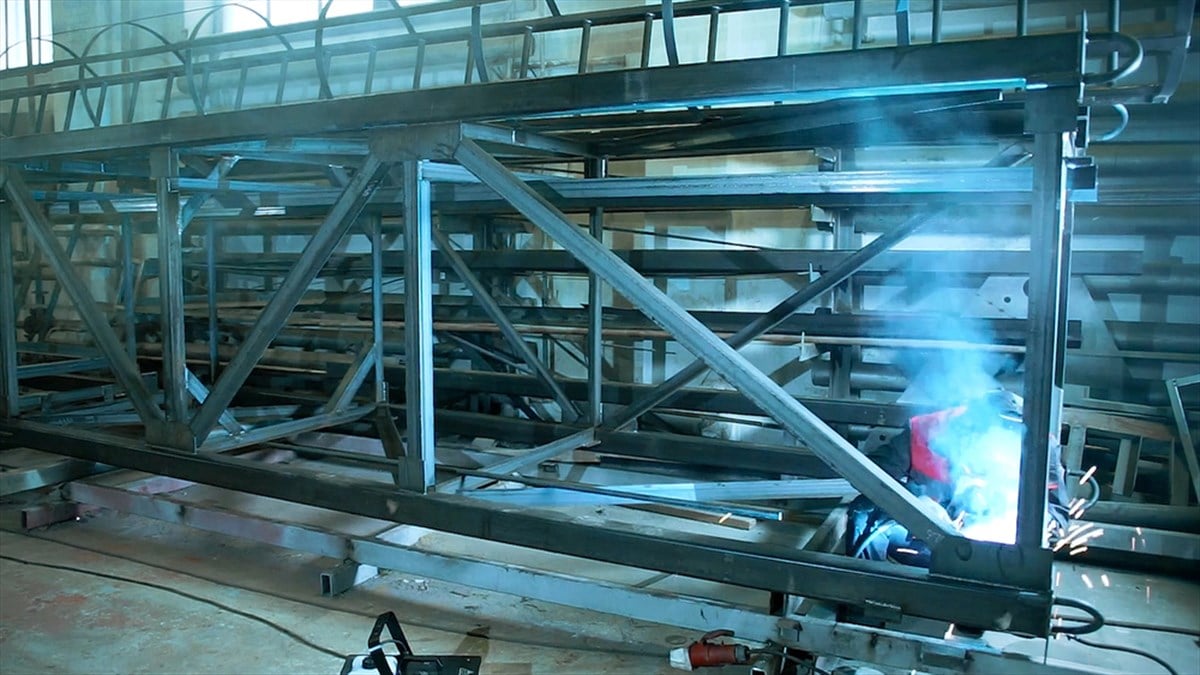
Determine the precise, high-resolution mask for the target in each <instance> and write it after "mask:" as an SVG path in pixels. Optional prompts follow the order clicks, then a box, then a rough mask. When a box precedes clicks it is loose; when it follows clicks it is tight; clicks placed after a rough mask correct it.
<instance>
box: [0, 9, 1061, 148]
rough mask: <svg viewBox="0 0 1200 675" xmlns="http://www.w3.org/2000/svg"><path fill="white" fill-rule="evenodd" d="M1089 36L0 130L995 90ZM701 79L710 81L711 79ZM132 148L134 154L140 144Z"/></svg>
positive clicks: (153, 134)
mask: <svg viewBox="0 0 1200 675" xmlns="http://www.w3.org/2000/svg"><path fill="white" fill-rule="evenodd" d="M1082 59H1083V35H1082V34H1081V33H1062V34H1055V35H1039V36H1032V37H1024V38H1001V39H993V40H975V41H968V42H951V43H945V44H938V45H915V46H909V47H902V48H882V49H864V50H859V51H854V52H827V53H820V54H802V55H794V56H783V57H771V58H764V59H745V60H739V61H725V62H716V63H697V64H687V65H681V66H678V67H675V68H647V69H639V70H624V71H614V72H601V73H587V74H583V75H575V76H570V77H553V78H542V79H533V80H528V79H525V80H515V81H507V82H492V83H489V84H488V85H486V86H487V95H481V92H480V89H479V87H480V86H482V85H469V86H454V87H439V88H435V89H423V90H414V91H404V92H395V93H389V94H379V95H375V96H362V97H355V98H348V99H335V100H329V101H316V102H310V103H296V104H291V105H282V106H275V107H273V108H272V109H271V112H270V114H263V111H262V110H242V111H234V112H226V113H212V114H207V115H201V116H196V117H184V118H176V119H169V120H155V121H148V122H139V123H135V124H123V125H117V126H111V127H102V128H97V129H83V130H76V131H64V132H61V133H55V134H41V135H34V136H22V137H16V138H4V139H0V156H3V157H5V159H6V160H7V161H18V160H27V159H33V158H46V157H50V156H59V155H77V154H79V153H84V152H96V151H105V150H126V151H129V150H134V149H137V148H145V147H148V146H152V145H155V144H156V143H158V142H161V141H159V140H158V139H163V138H170V139H172V143H175V144H177V145H188V144H197V143H211V142H217V141H223V140H237V139H244V138H255V137H259V138H262V137H269V136H272V135H275V134H277V133H278V132H279V130H280V129H287V130H289V132H291V133H292V134H293V135H306V134H330V133H336V132H338V131H360V130H362V129H364V128H372V127H380V126H385V125H388V124H397V123H403V124H420V123H430V122H445V121H449V120H462V121H482V120H489V119H511V118H529V117H533V116H538V115H546V116H550V115H564V116H565V115H575V114H578V113H584V112H597V113H598V112H621V111H630V112H632V111H637V110H654V109H663V108H676V107H686V106H701V105H703V106H709V105H713V106H715V105H721V104H725V103H746V102H753V101H765V102H773V101H796V102H803V101H815V100H828V99H832V98H839V97H841V98H849V97H862V96H886V95H895V94H904V93H912V92H914V91H938V90H942V91H944V90H955V91H966V90H995V89H1006V88H1010V87H1018V88H1024V87H1031V86H1033V87H1041V86H1047V85H1053V84H1058V83H1061V82H1062V81H1064V80H1066V81H1074V80H1077V79H1078V73H1080V72H1082V70H1083V68H1082ZM701 83H702V86H701ZM130 154H132V153H130Z"/></svg>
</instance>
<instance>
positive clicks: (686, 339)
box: [454, 139, 970, 548]
mask: <svg viewBox="0 0 1200 675" xmlns="http://www.w3.org/2000/svg"><path fill="white" fill-rule="evenodd" d="M454 159H456V160H457V161H458V162H459V163H460V164H462V165H463V166H465V167H466V168H467V169H468V170H469V171H471V173H473V174H475V175H476V176H478V177H479V178H480V180H482V181H483V182H484V183H485V184H486V185H488V186H489V187H491V188H492V189H493V190H495V191H496V193H497V194H499V195H500V196H501V197H502V198H504V199H505V200H506V201H508V202H509V203H510V204H511V205H512V206H513V207H514V208H516V210H517V211H519V212H520V213H521V214H522V215H524V216H525V217H526V218H528V219H529V220H530V222H532V223H533V224H534V225H536V226H537V227H539V228H541V229H542V230H544V231H545V232H546V233H547V234H549V235H550V236H551V238H553V239H554V240H555V241H557V242H558V243H559V244H561V245H562V246H563V248H565V249H567V250H568V251H570V252H571V253H572V254H573V255H574V256H575V257H576V258H578V259H579V261H580V262H582V263H583V264H584V265H586V266H587V267H588V269H590V270H591V271H593V272H595V273H596V274H597V275H599V276H600V277H602V278H603V279H604V280H605V281H607V282H608V283H609V284H611V285H612V287H613V288H614V289H615V290H616V291H617V292H619V293H621V294H622V295H624V296H625V297H626V298H627V299H629V301H630V302H632V303H633V304H634V305H635V306H637V307H638V308H639V309H641V310H642V311H643V312H645V313H646V314H647V315H648V316H649V317H651V318H652V319H653V320H654V321H655V322H656V323H658V324H659V325H660V326H662V327H663V328H664V329H666V330H667V331H668V332H669V333H671V335H672V336H673V337H674V338H675V339H676V340H678V341H679V342H680V343H681V344H683V345H684V347H686V348H687V349H688V350H689V351H691V352H692V353H693V354H695V355H696V356H698V357H699V358H701V359H703V360H704V361H705V362H706V363H707V364H708V365H709V367H711V368H712V369H713V370H714V371H716V372H717V373H718V374H719V375H720V376H721V377H723V378H725V380H726V381H727V382H729V383H730V384H732V385H733V386H735V387H736V388H737V389H738V390H739V391H741V392H742V393H743V394H744V395H745V396H746V397H747V398H749V399H750V400H751V401H754V403H755V404H756V405H758V406H759V407H760V408H761V409H762V410H763V411H764V412H766V413H767V414H768V415H770V416H771V417H772V418H774V419H775V420H776V421H777V422H779V424H780V425H781V426H783V428H784V429H786V430H787V431H788V432H790V433H791V434H793V435H794V436H796V437H797V438H801V439H803V440H804V441H805V443H806V444H808V446H809V447H810V448H811V450H812V451H813V452H814V453H815V454H816V455H817V456H818V457H820V458H821V459H822V460H823V461H824V462H825V463H826V464H828V465H829V466H830V467H831V468H832V469H834V470H835V471H836V472H837V473H838V474H839V475H841V476H843V477H844V478H846V479H847V480H849V481H850V483H851V484H852V485H854V487H855V488H857V489H858V490H859V491H861V492H862V493H863V494H865V495H866V496H867V497H868V498H869V499H871V500H872V501H874V502H875V503H876V504H878V505H879V506H880V507H881V508H883V509H884V510H885V511H887V512H888V513H889V514H890V515H891V516H892V517H894V518H896V519H897V520H899V521H900V522H901V523H902V524H904V525H905V526H906V527H908V528H909V530H910V531H911V532H913V533H914V535H915V536H917V537H919V538H921V539H922V540H924V541H925V542H926V543H927V544H929V546H930V547H931V548H936V547H937V546H938V545H939V544H940V543H941V542H942V541H943V540H946V539H947V538H953V539H955V540H956V541H958V540H959V539H960V538H958V537H956V536H955V534H954V531H953V529H952V527H951V526H950V524H949V523H945V522H941V521H940V520H938V519H936V518H935V517H934V516H932V515H931V512H930V511H929V510H927V507H926V506H925V505H923V504H922V503H921V502H920V500H918V498H917V497H916V496H914V495H913V494H911V493H910V492H909V491H908V490H906V489H905V488H904V487H903V486H902V485H900V484H899V483H898V482H896V480H895V479H894V478H892V477H891V476H889V475H888V474H887V473H886V472H885V471H883V469H881V468H879V467H878V466H877V465H876V464H875V463H874V462H872V461H871V460H870V459H869V458H867V456H866V455H864V454H863V453H862V452H860V451H859V450H858V449H857V448H855V447H854V446H853V445H851V444H850V443H848V442H847V441H846V440H845V439H844V438H842V437H841V436H839V435H838V434H837V432H835V431H834V430H833V429H831V428H830V427H829V426H828V425H827V424H825V423H824V422H823V421H822V420H821V419H820V418H819V417H817V416H816V415H814V414H813V413H812V411H810V410H808V409H807V408H805V407H804V406H803V405H801V404H800V403H799V402H797V401H796V399H795V398H793V397H792V396H791V395H789V394H788V393H787V392H786V391H784V390H783V388H782V387H780V386H779V385H777V384H775V383H774V382H772V381H771V380H770V378H768V377H767V376H766V375H764V374H763V373H762V372H761V371H760V370H758V369H757V368H755V367H754V366H753V365H752V364H751V363H750V362H749V361H748V360H747V359H746V358H745V357H744V356H742V355H741V354H739V353H738V352H737V351H736V350H735V349H734V348H732V347H730V346H729V345H727V344H725V343H724V342H723V341H722V340H721V339H720V338H718V337H717V336H716V335H714V334H713V333H712V331H710V330H708V329H707V328H706V327H705V326H704V324H702V323H700V322H699V321H698V320H697V319H696V318H695V317H693V316H692V315H691V314H688V313H687V311H686V310H684V309H683V308H682V307H680V306H679V305H678V304H677V303H676V302H674V301H673V300H671V299H670V298H669V297H667V295H666V294H665V293H663V292H662V291H661V290H659V289H658V288H657V287H655V286H654V284H652V283H651V282H650V281H648V280H647V279H646V278H645V277H642V276H641V275H640V274H638V273H637V271H636V270H634V269H633V268H632V267H630V265H629V264H628V263H626V262H625V261H623V260H622V259H621V258H620V257H618V256H617V255H616V254H614V253H613V252H612V251H610V250H609V249H607V248H605V247H604V245H603V244H601V243H600V242H597V241H596V240H595V239H594V238H592V237H591V236H590V235H589V234H588V233H587V231H585V230H583V229H581V228H579V227H578V226H576V225H574V224H572V223H571V222H570V221H568V220H567V219H566V217H565V216H564V215H563V214H562V213H561V212H560V211H559V210H558V209H556V208H555V207H554V206H553V205H552V204H550V202H548V201H547V200H546V199H545V198H544V197H542V196H541V195H539V194H538V193H537V192H535V191H534V190H533V189H531V188H530V187H529V186H528V185H526V184H525V183H524V182H522V181H521V180H520V179H518V178H517V177H515V176H513V175H512V173H511V172H510V171H509V170H508V169H507V168H505V167H504V165H502V164H501V163H500V162H498V161H497V160H496V159H495V158H493V157H491V156H490V155H488V154H487V153H486V152H484V151H483V150H482V149H481V148H480V147H479V146H478V145H476V144H475V143H474V142H473V141H471V140H469V139H462V140H461V141H460V142H459V143H458V144H457V147H456V148H455V150H454ZM958 543H959V545H960V546H961V545H962V544H966V545H967V547H968V548H969V547H970V543H969V542H967V541H966V540H961V541H958Z"/></svg>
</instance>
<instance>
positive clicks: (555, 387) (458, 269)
mask: <svg viewBox="0 0 1200 675" xmlns="http://www.w3.org/2000/svg"><path fill="white" fill-rule="evenodd" d="M433 240H434V241H435V242H436V243H437V247H438V250H440V251H441V252H442V257H443V258H444V259H445V260H446V262H448V263H450V267H451V268H452V269H453V270H454V273H455V274H457V275H458V277H459V279H461V280H462V282H463V283H465V284H466V285H467V288H469V289H470V290H471V295H472V296H474V297H475V301H476V302H478V303H479V306H480V307H481V308H482V309H483V312H484V313H485V314H487V315H488V318H489V319H491V320H492V322H493V323H495V324H496V325H497V326H499V327H500V332H501V333H502V334H503V335H504V339H505V340H506V341H508V344H510V345H512V348H513V349H514V350H516V352H517V355H518V356H520V357H521V360H522V361H524V362H525V365H527V366H529V367H530V368H531V369H532V370H533V372H534V374H536V375H537V377H538V379H539V380H541V381H542V384H545V385H546V386H547V387H549V389H550V391H551V392H553V393H554V400H555V401H558V404H559V405H560V406H561V407H562V411H563V420H564V421H566V422H574V421H575V420H577V419H579V418H580V417H581V416H582V413H580V412H579V408H576V407H575V403H574V402H572V401H571V399H570V397H568V396H567V392H565V391H563V388H562V386H561V385H559V383H558V381H557V380H555V379H554V374H553V373H551V372H550V369H549V368H547V367H546V364H544V363H542V360H541V359H539V358H538V356H537V354H534V353H533V350H532V349H530V348H529V344H528V343H526V342H525V340H524V339H523V338H522V337H521V334H520V333H518V332H517V329H516V327H515V326H513V324H512V322H511V321H509V320H508V316H506V315H505V314H504V310H503V309H501V308H500V305H499V304H497V303H496V300H495V299H494V298H493V297H492V294H491V293H490V292H489V291H488V289H487V287H486V286H484V285H483V282H481V281H480V280H479V277H477V276H475V273H474V272H472V271H471V267H470V266H469V265H467V262H466V261H465V260H463V259H462V256H460V255H459V254H458V251H456V250H454V246H453V245H452V244H451V243H450V237H448V236H446V233H445V232H442V231H441V230H439V229H438V228H436V227H435V228H433Z"/></svg>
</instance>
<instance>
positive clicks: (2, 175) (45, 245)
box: [0, 166, 164, 424]
mask: <svg viewBox="0 0 1200 675" xmlns="http://www.w3.org/2000/svg"><path fill="white" fill-rule="evenodd" d="M0 182H2V183H3V184H4V190H5V192H7V193H8V196H9V198H10V199H12V204H13V207H14V208H15V209H16V211H17V213H18V214H19V215H20V216H21V220H22V221H23V222H24V223H25V228H26V231H27V232H28V233H29V235H30V236H31V237H32V238H33V239H34V241H36V242H37V244H38V246H39V247H40V248H41V250H42V252H43V253H44V257H45V258H46V260H47V261H48V262H49V263H50V267H51V269H53V270H54V274H55V275H56V276H57V278H58V282H59V283H60V284H62V286H63V288H64V289H65V290H66V292H67V295H68V296H69V297H70V298H71V302H73V303H74V304H75V311H76V312H78V313H79V318H80V319H82V320H83V323H84V325H85V326H87V329H88V331H89V332H90V333H91V335H92V338H93V339H94V340H95V341H96V345H97V346H98V347H99V348H100V351H101V352H102V353H103V354H104V356H105V358H107V359H108V362H109V365H110V366H111V368H112V371H113V375H114V376H116V378H117V382H119V383H120V385H121V387H122V388H123V389H124V390H125V393H126V395H127V396H128V397H129V401H130V403H132V404H133V407H134V409H135V410H136V411H137V414H138V417H139V418H140V419H141V420H142V421H143V422H145V423H146V424H152V423H155V422H160V421H162V420H163V419H164V418H163V414H162V410H160V409H159V408H158V406H157V405H155V403H154V401H153V397H152V396H151V394H150V391H149V390H148V389H147V388H146V385H145V383H144V382H143V381H142V378H141V375H139V374H138V369H137V364H136V363H134V361H133V359H132V358H130V357H129V355H128V354H126V353H125V349H124V346H123V345H122V344H121V341H120V339H118V338H117V334H116V333H115V332H113V329H112V326H110V325H109V323H108V317H106V316H105V315H104V313H103V312H101V311H100V308H99V307H97V306H96V300H95V298H93V297H92V295H91V293H90V292H89V290H88V287H87V284H85V283H84V282H83V280H82V279H80V278H79V275H78V274H76V272H75V268H74V267H72V265H71V261H70V260H69V259H68V258H67V254H66V252H65V251H63V249H62V246H61V245H59V243H58V238H57V237H56V236H55V235H54V231H53V229H51V226H50V223H49V222H48V221H47V220H46V217H45V215H43V214H42V212H41V211H40V210H39V209H38V207H37V204H36V203H35V202H34V200H33V195H32V194H31V193H30V191H29V187H28V186H27V185H26V184H25V180H24V178H22V177H21V174H20V172H18V171H13V170H11V169H8V168H7V167H4V166H0Z"/></svg>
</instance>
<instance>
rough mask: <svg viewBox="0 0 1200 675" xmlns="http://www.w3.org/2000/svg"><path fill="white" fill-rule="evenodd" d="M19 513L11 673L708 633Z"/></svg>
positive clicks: (1069, 581)
mask: <svg viewBox="0 0 1200 675" xmlns="http://www.w3.org/2000/svg"><path fill="white" fill-rule="evenodd" d="M17 513H18V509H17V508H16V507H14V506H13V505H8V506H0V673H2V674H4V675H10V674H20V673H44V672H48V671H54V672H62V673H134V672H138V673H234V672H237V673H337V672H339V670H340V668H341V660H340V659H339V658H335V656H334V655H333V654H331V653H336V654H347V653H353V652H359V651H361V650H362V649H363V647H364V645H365V640H366V636H367V633H368V631H369V630H370V628H371V626H372V624H373V620H374V617H375V616H376V615H377V614H378V613H380V612H382V611H386V610H393V611H395V612H396V613H397V615H398V616H399V618H400V622H401V623H402V624H403V625H404V627H405V630H406V632H407V634H408V636H409V639H410V640H411V642H412V643H413V647H414V649H415V650H416V651H417V653H430V654H437V653H446V654H451V653H467V654H476V655H481V656H483V657H484V670H483V673H484V674H485V675H534V674H541V673H547V674H548V673H562V674H574V673H578V674H601V673H637V674H647V675H650V674H653V673H669V672H678V671H672V670H670V669H668V668H667V666H666V663H665V661H666V658H665V657H666V652H667V651H668V650H669V649H670V648H671V647H672V646H678V645H681V644H684V643H686V642H688V641H690V640H692V639H695V637H697V636H695V635H693V634H691V633H689V632H687V631H682V630H679V629H673V628H670V627H665V626H660V625H655V624H648V623H644V622H639V621H634V620H631V619H626V618H620V617H614V616H612V615H607V614H599V613H594V612H587V611H582V610H574V609H569V608H565V607H562V606H558V605H554V604H550V603H543V602H536V601H533V600H530V599H527V598H519V597H516V596H512V595H503V594H498V593H489V592H484V591H477V590H474V589H469V588H465V587H462V586H456V585H453V584H446V583H442V582H437V581H434V580H431V579H420V578H414V577H413V576H412V575H405V574H404V573H402V572H388V573H385V574H383V575H381V576H379V577H377V578H375V579H372V580H370V581H367V582H366V583H364V584H362V585H360V586H358V587H356V588H354V589H352V590H350V591H348V592H346V593H344V594H342V595H341V596H338V597H335V598H325V597H322V596H321V595H320V594H319V591H318V578H319V573H320V572H321V571H323V570H326V569H328V567H329V565H330V562H331V561H330V560H329V559H327V558H319V557H316V556H312V555H308V554H302V553H296V552H293V551H289V550H286V549H282V548H277V547H273V546H269V545H266V544H262V543H256V542H252V541H248V540H243V539H237V538H231V537H228V536H223V535H218V534H211V533H207V532H201V531H198V530H194V529H191V528H188V527H184V526H180V525H174V524H169V523H163V522H159V521H155V520H148V519H144V518H140V517H137V516H131V515H125V514H120V513H115V512H111V511H100V512H98V513H95V514H92V515H89V516H87V517H85V518H83V519H82V520H80V521H78V522H75V521H70V522H66V523H61V524H58V525H53V526H51V527H49V528H42V529H38V530H34V531H32V532H29V533H22V532H21V531H20V528H19V523H18V520H17V518H16V514H17ZM18 560H19V561H24V562H18ZM30 563H34V564H30ZM47 565H52V566H56V567H48V566H47ZM63 568H69V569H63ZM1058 571H1059V574H1057V575H1056V576H1057V580H1058V584H1059V587H1058V592H1059V593H1061V594H1062V595H1065V596H1069V597H1075V598H1079V599H1082V600H1086V601H1088V602H1091V603H1093V604H1095V605H1096V606H1097V607H1098V608H1099V609H1100V610H1101V611H1103V612H1104V613H1105V614H1106V615H1108V616H1109V618H1120V619H1123V620H1126V621H1134V622H1145V623H1154V624H1166V625H1173V626H1180V627H1185V628H1188V629H1191V630H1197V629H1200V584H1197V583H1196V582H1195V580H1182V579H1177V578H1176V579H1173V578H1164V577H1157V576H1152V575H1146V574H1141V573H1131V572H1117V571H1112V570H1103V569H1099V568H1092V567H1089V566H1086V565H1078V564H1060V565H1059V566H1058ZM97 572H99V573H103V574H106V575H111V576H112V577H117V578H107V577H101V576H97V575H96V574H94V573H97ZM134 581H136V582H142V583H134ZM146 584H154V585H158V586H162V587H165V588H167V589H173V590H174V591H177V592H171V591H169V590H164V589H162V588H154V587H151V586H149V585H146ZM1089 584H1090V587H1089ZM183 594H186V595H183ZM213 603H216V604H215V605H214V604H213ZM218 605H220V606H224V608H222V607H220V606H218ZM230 610H236V611H230ZM1072 613H1078V612H1072ZM246 615H250V616H246ZM252 617H257V618H252ZM268 623H269V624H274V626H271V625H268ZM285 631H286V632H285ZM288 632H290V633H292V634H294V635H289V634H288ZM1088 637H1089V638H1090V639H1092V640H1094V641H1096V642H1099V643H1107V644H1120V645H1127V646H1131V647H1137V648H1140V649H1143V650H1147V651H1150V652H1152V653H1154V654H1156V655H1158V656H1160V657H1162V658H1164V659H1165V660H1167V661H1168V662H1169V663H1171V664H1172V665H1173V666H1174V667H1175V669H1176V670H1177V671H1178V672H1179V673H1181V675H1190V674H1197V673H1200V643H1198V642H1197V640H1196V639H1195V638H1194V637H1189V636H1186V635H1172V634H1164V633H1158V632H1147V631H1142V630H1133V629H1126V628H1120V627H1108V628H1105V629H1103V630H1102V631H1101V632H1100V633H1097V634H1095V635H1092V636H1088ZM998 638H999V639H1000V640H1001V641H1002V642H1006V643H1007V646H1008V648H1009V649H1012V650H1014V651H1021V652H1025V653H1028V654H1031V655H1036V656H1037V657H1041V656H1042V654H1043V652H1044V650H1045V649H1046V643H1045V641H1043V640H1018V639H1015V638H1011V637H1007V636H998ZM304 642H307V643H311V644H304ZM314 647H315V648H314ZM322 650H327V651H328V652H331V653H324V652H323V651H322ZM1049 656H1050V658H1051V659H1060V660H1067V661H1073V662H1075V663H1080V664H1089V665H1090V666H1094V667H1095V668H1096V669H1097V671H1100V670H1107V671H1109V672H1122V673H1163V672H1166V671H1165V670H1163V669H1162V668H1161V667H1160V666H1158V665H1156V664H1154V663H1152V662H1150V661H1148V660H1146V659H1144V658H1142V657H1139V656H1136V655H1132V654H1126V653H1118V652H1109V651H1100V650H1097V649H1094V648H1090V647H1086V646H1084V645H1080V644H1078V643H1075V642H1069V641H1067V640H1062V639H1060V640H1054V641H1051V643H1050V645H1049ZM1086 668H1087V666H1085V670H1086ZM713 672H714V673H719V672H722V671H713Z"/></svg>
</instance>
